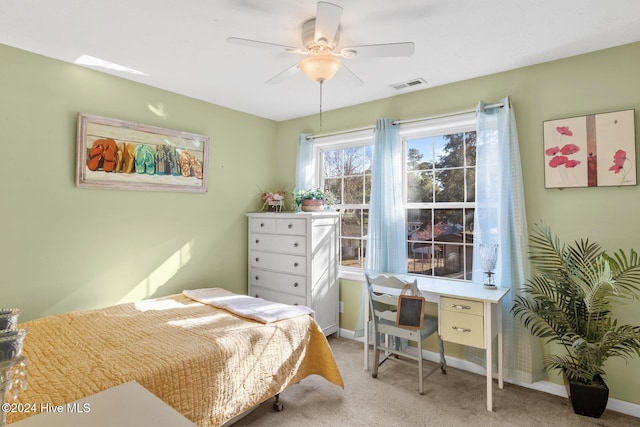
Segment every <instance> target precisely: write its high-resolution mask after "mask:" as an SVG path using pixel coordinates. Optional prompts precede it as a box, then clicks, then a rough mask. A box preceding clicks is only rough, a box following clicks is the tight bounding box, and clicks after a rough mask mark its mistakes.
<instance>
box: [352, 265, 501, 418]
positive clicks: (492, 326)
mask: <svg viewBox="0 0 640 427" xmlns="http://www.w3.org/2000/svg"><path fill="white" fill-rule="evenodd" d="M400 278H402V279H405V280H408V281H413V279H414V278H415V277H413V276H400ZM417 281H418V289H420V291H421V292H422V294H423V295H424V297H425V298H426V299H427V301H431V302H437V303H438V334H439V335H440V336H441V337H442V340H443V341H449V342H455V343H458V344H462V345H470V346H473V347H477V348H482V349H484V350H485V353H486V363H487V367H486V371H487V410H488V411H493V387H492V386H493V372H492V371H493V368H492V366H493V351H492V345H491V344H492V342H493V339H494V338H497V340H498V354H497V356H498V388H503V386H504V373H503V366H502V365H503V360H502V359H503V348H502V299H503V298H504V296H505V295H506V294H507V293H508V292H509V289H508V288H497V289H485V288H484V286H483V285H482V284H480V283H471V282H462V281H449V280H442V279H430V278H417ZM365 294H366V295H367V302H366V303H365V309H364V348H365V352H364V364H365V369H369V301H368V296H369V293H368V292H366V293H365Z"/></svg>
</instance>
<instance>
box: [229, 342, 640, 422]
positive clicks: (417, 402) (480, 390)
mask: <svg viewBox="0 0 640 427" xmlns="http://www.w3.org/2000/svg"><path fill="white" fill-rule="evenodd" d="M329 343H330V344H331V347H332V349H333V351H334V354H335V356H336V359H337V361H338V365H339V366H340V371H341V372H342V376H343V378H344V383H345V388H344V390H343V389H341V388H339V387H336V386H335V385H333V384H330V383H329V382H327V381H326V380H324V379H323V378H321V377H318V376H315V375H314V376H312V377H309V378H306V379H304V380H303V381H302V382H300V383H299V384H296V385H294V386H292V387H290V388H289V389H288V390H286V391H285V392H284V393H282V394H281V396H280V402H281V403H282V404H283V405H284V411H282V412H275V411H274V410H273V409H272V404H273V399H271V400H270V401H268V402H266V403H264V404H262V405H261V406H260V407H259V408H257V409H256V410H254V411H253V412H252V413H251V414H249V415H248V416H247V417H245V418H244V419H242V420H240V421H238V422H237V423H236V424H235V425H234V426H235V427H241V426H265V427H269V426H274V427H287V426H296V427H298V426H323V427H331V426H367V427H372V426H385V427H386V426H412V427H419V426H425V427H426V426H463V425H464V426H467V425H479V426H535V427H538V426H616V427H620V426H636V427H637V426H639V425H640V419H638V418H634V417H630V416H627V415H624V414H620V413H617V412H613V411H609V410H607V411H605V413H604V414H603V415H602V417H601V418H599V419H595V418H589V417H583V416H580V415H576V414H574V413H573V409H571V405H570V403H569V401H568V399H567V398H564V397H559V396H554V395H551V394H548V393H543V392H539V391H535V390H530V389H527V388H523V387H519V386H515V385H512V384H508V383H505V387H504V389H503V390H500V389H498V388H497V383H494V384H496V385H495V386H494V389H493V390H494V391H493V401H494V412H488V411H487V410H486V378H485V377H484V376H481V375H476V374H472V373H469V372H466V371H462V370H459V369H454V368H449V369H448V372H447V375H442V374H441V373H440V372H439V371H438V372H436V373H434V374H433V375H431V376H430V377H428V378H427V379H426V383H425V394H424V395H422V396H421V395H420V394H418V392H417V390H418V376H417V367H416V368H414V367H413V366H406V365H404V364H401V363H395V362H392V361H387V362H386V363H384V364H383V365H382V366H381V367H380V372H379V375H378V378H377V379H374V378H371V373H370V372H368V371H365V370H364V369H363V367H362V344H361V343H359V342H356V341H353V340H349V339H345V338H338V339H336V338H329ZM426 363H427V367H430V366H435V365H433V364H431V363H430V362H426Z"/></svg>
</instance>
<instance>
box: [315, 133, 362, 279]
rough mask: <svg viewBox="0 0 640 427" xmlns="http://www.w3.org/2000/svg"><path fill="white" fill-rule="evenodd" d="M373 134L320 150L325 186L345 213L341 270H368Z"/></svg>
mask: <svg viewBox="0 0 640 427" xmlns="http://www.w3.org/2000/svg"><path fill="white" fill-rule="evenodd" d="M372 149H373V140H372V137H371V132H367V133H366V134H365V135H364V136H363V137H362V138H356V140H355V141H354V140H353V139H352V140H351V141H336V142H335V144H326V145H323V146H322V147H321V148H320V149H319V150H318V156H319V158H320V162H319V163H320V165H321V166H320V169H321V178H320V179H321V182H322V187H323V188H324V189H325V190H329V191H331V192H332V193H333V194H334V195H335V196H336V208H337V209H338V210H339V211H340V212H341V214H342V215H341V224H340V255H341V256H340V259H341V266H343V267H346V268H352V269H363V268H364V251H365V247H366V237H367V224H368V221H369V196H370V194H371V156H372Z"/></svg>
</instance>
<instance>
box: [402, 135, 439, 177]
mask: <svg viewBox="0 0 640 427" xmlns="http://www.w3.org/2000/svg"><path fill="white" fill-rule="evenodd" d="M428 169H429V170H430V169H433V138H419V139H411V140H409V141H407V170H410V171H414V170H428Z"/></svg>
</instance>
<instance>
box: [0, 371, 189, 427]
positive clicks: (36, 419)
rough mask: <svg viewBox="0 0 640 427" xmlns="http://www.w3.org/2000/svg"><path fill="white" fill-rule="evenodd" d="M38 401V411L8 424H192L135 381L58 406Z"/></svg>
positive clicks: (141, 426)
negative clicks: (36, 413)
mask: <svg viewBox="0 0 640 427" xmlns="http://www.w3.org/2000/svg"><path fill="white" fill-rule="evenodd" d="M38 405H39V407H38V408H37V412H39V413H38V415H34V416H32V417H29V418H25V419H24V420H21V421H18V422H16V423H12V424H11V427H14V426H15V427H45V426H46V427H86V426H91V427H113V426H118V427H196V425H195V424H194V423H192V422H191V421H189V420H188V419H187V418H185V417H184V416H183V415H182V414H180V413H179V412H178V411H176V410H175V409H173V408H172V407H171V406H169V405H167V404H166V403H164V402H163V401H162V400H160V399H159V398H158V397H156V396H155V395H154V394H152V393H151V392H150V391H148V390H147V389H145V388H144V387H142V386H141V385H140V384H138V383H137V382H135V381H130V382H128V383H124V384H120V385H119V386H116V387H113V388H110V389H108V390H105V391H102V392H100V393H96V394H94V395H91V396H89V397H85V398H83V399H80V400H77V401H76V402H73V403H69V404H66V405H62V406H60V407H54V406H53V405H50V406H47V404H46V402H42V403H38ZM52 411H55V412H52Z"/></svg>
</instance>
